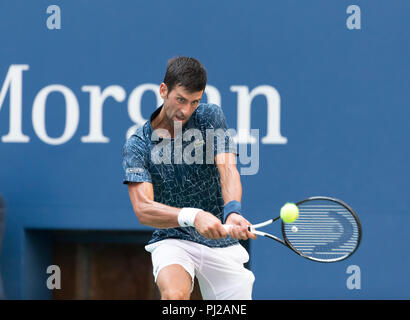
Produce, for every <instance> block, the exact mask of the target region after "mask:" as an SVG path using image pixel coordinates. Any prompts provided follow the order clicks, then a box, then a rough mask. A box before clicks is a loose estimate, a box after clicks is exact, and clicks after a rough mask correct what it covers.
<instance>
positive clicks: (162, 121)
mask: <svg viewBox="0 0 410 320" xmlns="http://www.w3.org/2000/svg"><path fill="white" fill-rule="evenodd" d="M151 126H152V129H154V130H157V129H164V130H167V131H168V132H169V135H170V136H171V138H172V139H173V138H174V133H175V129H174V126H173V125H171V123H170V122H169V121H168V119H167V117H166V115H165V111H164V108H162V109H161V111H160V112H159V114H158V116H156V117H155V119H153V120H152V121H151ZM157 133H158V136H160V137H162V135H161V134H160V132H157Z"/></svg>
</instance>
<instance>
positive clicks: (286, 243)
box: [248, 196, 362, 263]
mask: <svg viewBox="0 0 410 320" xmlns="http://www.w3.org/2000/svg"><path fill="white" fill-rule="evenodd" d="M313 200H324V201H331V202H335V203H337V204H339V205H341V206H343V207H345V208H346V209H347V210H348V211H349V212H350V214H351V215H352V216H353V218H354V219H355V221H356V224H357V228H358V230H357V231H358V239H357V244H356V247H355V248H354V249H353V250H352V251H351V252H350V253H349V254H348V255H346V256H343V257H341V258H335V259H327V260H324V259H317V258H314V257H309V256H307V255H305V254H303V253H302V252H300V251H298V250H297V249H296V248H295V247H293V246H292V244H291V243H290V241H289V240H288V238H287V236H286V233H285V223H284V222H283V220H282V221H281V223H282V236H283V240H282V239H280V238H278V237H276V236H274V235H272V234H270V233H267V232H263V231H259V230H256V229H257V228H261V227H264V226H267V225H269V224H271V223H273V222H275V221H277V220H279V219H280V216H279V217H276V218H273V219H270V220H267V221H265V222H261V223H258V224H255V225H251V226H249V227H248V231H249V232H252V233H254V234H256V235H260V236H263V237H267V238H270V239H273V240H275V241H277V242H279V243H281V244H283V245H284V246H286V247H288V248H289V249H291V250H292V251H293V252H295V253H297V254H298V255H299V256H301V257H303V258H306V259H308V260H311V261H316V262H322V263H331V262H339V261H342V260H345V259H347V258H349V257H350V256H351V255H352V254H353V253H355V251H356V250H357V249H358V248H359V246H360V242H361V238H362V226H361V223H360V220H359V217H358V216H357V214H356V212H354V210H353V209H352V208H351V207H350V206H348V205H347V204H346V203H345V202H343V201H341V200H339V199H335V198H330V197H324V196H315V197H310V198H307V199H304V200H302V201H299V202H297V203H295V204H296V205H297V206H299V205H301V204H303V203H305V202H308V201H313Z"/></svg>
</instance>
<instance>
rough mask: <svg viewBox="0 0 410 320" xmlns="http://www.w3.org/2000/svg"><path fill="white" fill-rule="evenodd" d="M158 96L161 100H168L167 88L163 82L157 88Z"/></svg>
mask: <svg viewBox="0 0 410 320" xmlns="http://www.w3.org/2000/svg"><path fill="white" fill-rule="evenodd" d="M159 94H160V95H161V98H162V99H165V98H168V87H167V85H166V84H165V83H163V82H162V83H161V85H160V86H159Z"/></svg>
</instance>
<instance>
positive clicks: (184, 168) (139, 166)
mask: <svg viewBox="0 0 410 320" xmlns="http://www.w3.org/2000/svg"><path fill="white" fill-rule="evenodd" d="M161 108H162V106H161V107H160V108H158V109H157V110H156V111H155V112H154V113H153V114H152V115H151V117H150V121H147V122H146V123H145V124H144V125H143V126H142V127H140V128H139V129H137V131H136V132H135V133H134V134H133V135H132V136H131V137H130V138H129V139H128V140H127V141H126V142H125V144H124V147H123V168H124V170H125V179H124V180H123V183H124V184H127V183H129V182H150V183H152V185H153V189H154V201H157V202H160V203H163V204H166V205H169V206H172V207H177V208H184V207H191V208H200V209H202V210H205V211H208V212H210V213H212V214H213V215H215V216H216V217H217V218H219V219H220V220H221V221H223V207H224V201H223V198H222V191H221V184H220V177H219V172H218V168H217V166H216V164H215V163H214V157H215V155H216V154H218V153H225V152H230V153H235V154H236V146H235V144H234V143H233V141H232V137H231V135H230V133H229V131H228V127H227V124H226V120H225V116H224V114H223V112H222V109H221V108H220V107H219V106H217V105H214V104H200V105H199V106H198V107H197V109H196V111H195V112H194V113H193V114H192V116H191V118H190V119H189V120H188V121H187V123H186V124H185V125H184V126H183V128H182V131H181V133H180V134H178V135H177V136H175V137H174V138H173V139H171V138H170V137H169V138H160V136H162V137H163V136H164V134H163V133H160V134H157V132H155V131H154V130H153V128H152V126H151V121H152V120H153V119H154V118H155V117H156V116H157V115H158V114H159V113H160V111H161ZM167 238H174V239H183V240H189V241H194V242H197V243H200V244H204V245H206V246H208V247H227V246H231V245H234V244H237V243H238V240H236V239H233V238H231V237H229V236H228V237H227V238H224V239H208V238H205V237H203V236H202V235H200V234H199V232H198V231H197V230H196V229H195V228H194V227H178V228H168V229H156V230H155V231H154V233H153V234H152V239H151V240H150V241H149V244H151V243H154V242H157V241H160V240H163V239H167Z"/></svg>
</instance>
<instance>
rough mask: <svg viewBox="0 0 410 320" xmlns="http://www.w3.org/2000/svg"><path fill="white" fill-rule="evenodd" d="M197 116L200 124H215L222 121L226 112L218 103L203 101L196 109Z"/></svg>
mask: <svg viewBox="0 0 410 320" xmlns="http://www.w3.org/2000/svg"><path fill="white" fill-rule="evenodd" d="M196 118H197V121H198V122H199V123H200V124H214V123H215V122H219V121H222V120H223V119H224V114H223V111H222V108H221V107H220V106H218V105H217V104H212V103H201V104H200V105H199V106H198V108H197V109H196Z"/></svg>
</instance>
